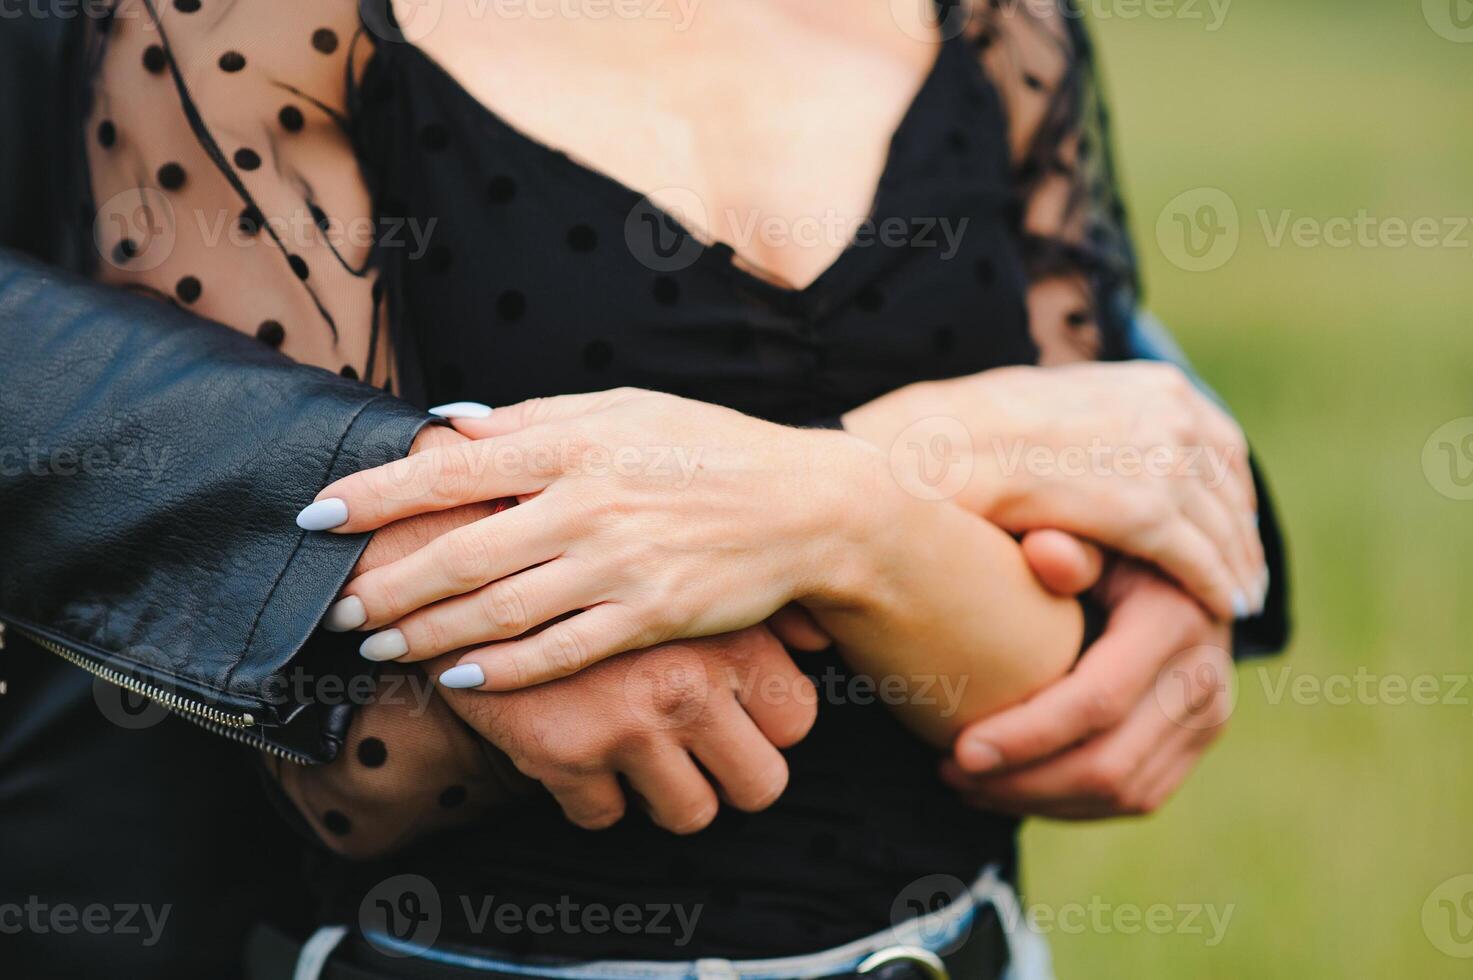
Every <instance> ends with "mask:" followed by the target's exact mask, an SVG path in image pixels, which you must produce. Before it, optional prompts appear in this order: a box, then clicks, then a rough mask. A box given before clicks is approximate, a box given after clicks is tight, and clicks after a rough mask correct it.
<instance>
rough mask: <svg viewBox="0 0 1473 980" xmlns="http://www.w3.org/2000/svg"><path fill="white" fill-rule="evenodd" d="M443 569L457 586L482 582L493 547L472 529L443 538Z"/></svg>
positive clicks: (490, 560)
mask: <svg viewBox="0 0 1473 980" xmlns="http://www.w3.org/2000/svg"><path fill="white" fill-rule="evenodd" d="M444 547H445V555H444V557H445V569H446V572H447V573H448V574H449V575H450V577H451V579H452V580H453V581H454V582H455V583H456V584H458V585H473V584H476V583H478V582H480V581H483V580H484V577H485V575H486V574H487V570H488V569H489V568H490V567H491V564H492V558H493V550H494V549H493V547H492V545H491V542H490V540H489V538H488V537H487V536H486V535H484V534H481V533H480V531H479V530H478V529H476V528H474V527H472V528H467V529H464V530H462V531H458V532H455V533H452V534H449V535H447V536H446V537H445V545H444Z"/></svg>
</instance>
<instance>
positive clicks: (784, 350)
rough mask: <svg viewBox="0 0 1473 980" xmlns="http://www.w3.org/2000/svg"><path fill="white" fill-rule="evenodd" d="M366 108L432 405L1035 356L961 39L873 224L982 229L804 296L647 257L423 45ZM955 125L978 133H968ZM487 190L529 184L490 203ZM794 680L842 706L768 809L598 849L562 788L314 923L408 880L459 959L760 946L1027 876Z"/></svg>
mask: <svg viewBox="0 0 1473 980" xmlns="http://www.w3.org/2000/svg"><path fill="white" fill-rule="evenodd" d="M385 93H391V95H389V96H388V97H385ZM363 96H364V98H363V104H362V105H361V106H360V107H359V108H358V110H357V112H356V113H355V125H357V126H358V127H359V129H358V132H357V137H358V144H359V149H360V155H361V158H362V159H363V161H364V164H365V167H366V168H367V170H368V171H369V173H370V176H371V179H372V180H373V182H374V184H375V187H376V189H377V190H378V192H379V208H380V212H381V213H386V214H399V215H405V216H408V217H410V218H420V219H428V218H429V217H431V216H438V218H439V220H438V222H437V224H436V225H435V226H434V233H433V238H432V240H431V243H430V247H429V248H428V249H427V250H426V252H425V259H423V260H420V261H415V260H413V259H412V258H411V257H410V256H409V255H408V254H407V253H406V252H405V251H404V250H403V249H386V250H384V251H383V252H382V253H381V255H380V260H381V263H382V269H383V275H384V278H385V281H386V282H387V283H388V289H389V295H390V301H391V308H392V309H395V310H396V312H397V315H398V317H399V319H398V320H396V325H398V324H402V325H403V326H400V327H399V328H398V329H397V330H396V332H397V333H399V334H401V335H403V336H406V337H408V338H409V342H410V343H411V344H412V346H413V351H412V354H413V357H414V360H416V361H417V362H418V363H420V364H421V365H423V367H424V369H425V379H424V383H425V387H426V391H427V397H428V398H429V399H431V400H432V401H435V402H439V401H452V400H456V399H461V398H475V399H479V400H482V401H485V402H487V403H488V404H492V405H500V404H507V403H509V402H512V401H516V400H520V399H522V398H527V397H533V396H543V395H553V394H559V393H565V392H573V391H585V390H596V389H602V388H608V387H614V386H618V385H626V384H632V385H640V386H645V387H652V388H656V389H661V390H667V391H676V392H683V393H688V394H691V395H693V396H695V397H699V398H701V399H703V400H707V401H713V402H718V403H721V404H725V405H729V406H732V407H734V408H737V409H740V410H742V411H745V412H748V413H751V414H754V415H758V416H761V417H765V418H768V419H773V420H776V421H781V422H790V423H796V424H802V423H804V422H805V421H806V420H809V419H813V418H821V417H824V416H833V415H837V414H838V413H841V412H844V411H847V410H849V409H851V408H853V407H855V406H857V405H859V404H861V403H862V402H864V401H866V400H868V399H870V398H872V397H875V396H877V395H879V394H881V393H884V392H887V391H890V390H893V389H894V388H897V387H899V386H901V385H904V384H906V383H909V382H912V381H917V380H921V379H923V378H939V377H950V376H955V375H959V374H967V373H971V372H975V371H981V370H984V369H987V368H991V367H997V366H999V365H1003V364H1019V363H1030V362H1032V361H1033V360H1034V359H1035V358H1036V355H1037V351H1036V348H1035V346H1034V343H1033V341H1032V339H1031V337H1030V335H1029V330H1028V321H1027V315H1026V311H1025V304H1024V295H1025V290H1026V285H1027V281H1026V277H1025V274H1024V262H1023V256H1022V252H1021V245H1020V243H1019V240H1018V236H1017V235H1016V229H1015V227H1014V225H1013V223H1012V219H1011V216H1010V212H1009V208H1008V206H1007V205H1008V202H1009V200H1010V197H1009V195H1010V179H1011V177H1010V165H1009V162H1008V158H1007V151H1006V140H1005V137H1004V119H1003V116H1002V113H1001V111H1000V105H999V102H998V100H997V98H996V94H995V93H994V92H993V90H992V89H991V87H990V86H989V85H988V84H987V82H986V80H985V78H984V76H983V75H982V72H981V70H980V68H979V66H978V65H977V62H976V59H975V58H974V57H972V55H971V53H970V52H969V51H968V50H967V48H966V46H965V45H964V43H963V42H961V41H960V40H955V41H952V42H949V43H948V44H946V45H945V47H944V48H943V51H942V54H941V55H940V58H939V60H938V62H937V64H936V66H935V69H934V71H933V72H932V74H931V76H930V78H929V79H928V80H927V82H926V83H925V85H924V86H923V88H922V89H921V91H920V93H919V95H918V96H917V98H916V100H915V102H914V104H913V106H912V107H911V110H910V112H909V113H908V115H907V116H906V118H905V120H904V121H903V123H902V124H901V126H900V128H899V130H898V132H897V133H896V136H895V140H894V145H893V147H892V151H891V155H890V159H889V163H888V166H887V167H886V170H885V174H884V176H883V178H882V181H881V184H880V188H879V193H878V197H877V200H876V203H875V213H874V218H875V220H876V222H884V221H886V220H894V221H899V222H901V224H903V225H904V226H905V227H908V228H913V229H919V228H920V227H921V226H920V225H919V224H918V223H917V220H918V219H916V217H915V216H929V217H932V218H941V217H945V218H946V219H948V220H950V221H951V222H953V227H963V228H964V229H965V231H964V234H962V235H961V236H960V239H959V241H957V242H955V248H956V251H955V253H954V254H952V253H950V252H948V251H946V250H945V249H944V248H942V247H928V246H927V245H926V243H925V242H924V241H918V240H915V239H914V238H906V239H904V240H897V241H896V242H894V243H891V244H884V243H879V242H876V243H874V244H870V245H865V246H861V245H855V246H852V247H851V248H850V249H849V250H848V251H846V252H845V253H844V254H843V255H842V256H841V257H840V258H839V259H838V260H837V262H836V263H835V264H834V265H833V266H832V267H831V268H830V269H829V270H828V271H827V272H825V273H824V274H823V275H822V276H820V278H819V279H818V280H817V281H816V282H815V283H814V284H813V285H811V286H810V287H808V288H806V289H803V290H791V289H787V288H785V287H783V286H780V285H777V284H775V283H773V282H771V281H769V280H767V279H765V278H763V277H762V276H761V275H759V274H757V273H756V272H754V271H753V270H749V269H744V268H741V267H738V266H736V265H734V264H733V261H732V253H731V250H730V249H729V248H727V247H724V246H719V245H718V246H711V247H703V246H697V247H696V250H695V252H694V253H692V254H693V255H694V258H693V261H691V262H690V263H689V264H688V265H686V266H684V267H683V268H664V269H659V268H651V267H650V265H649V264H647V263H648V262H650V261H653V260H652V259H651V255H652V254H653V253H650V252H643V253H642V252H641V251H640V244H641V242H640V241H637V240H636V241H629V240H626V238H625V235H626V226H625V219H626V217H627V216H628V215H629V214H630V213H631V211H635V210H637V209H638V208H639V207H640V195H639V194H638V193H636V192H635V191H633V190H631V189H629V188H626V187H623V186H621V185H619V184H617V183H615V182H613V181H612V180H610V179H608V178H606V177H604V176H602V175H600V174H598V173H596V172H594V171H592V170H589V169H587V168H585V167H582V166H580V165H579V164H576V163H574V162H573V161H571V160H570V159H568V158H567V157H565V156H562V155H561V154H558V153H556V152H554V151H552V150H550V149H549V148H547V147H545V146H543V145H541V144H538V143H535V142H533V141H531V140H529V139H528V138H526V137H525V136H523V135H521V134H519V133H518V132H516V131H515V130H513V129H511V128H510V127H509V126H508V125H506V124H504V123H503V122H501V121H500V120H499V119H498V118H496V117H495V116H494V115H492V114H490V113H488V112H487V110H486V109H485V108H484V107H482V106H481V105H480V104H479V103H478V102H476V101H475V100H474V99H472V98H471V97H470V96H469V95H468V94H467V93H466V92H464V91H463V90H462V89H461V88H460V87H459V86H458V85H457V84H456V83H455V82H454V81H453V80H452V79H451V78H450V77H449V76H448V75H446V74H445V73H443V72H442V71H441V70H440V69H439V68H438V67H437V66H436V65H435V64H434V63H433V62H431V61H430V60H428V59H427V58H426V57H425V56H424V55H422V54H421V53H419V52H418V50H417V49H415V48H413V47H412V46H409V45H384V46H381V47H380V49H379V51H378V54H377V55H376V56H375V58H374V60H373V62H372V64H371V65H370V67H369V70H368V75H367V77H366V78H365V79H364V81H363ZM962 129H965V130H966V131H968V132H972V133H976V134H980V135H979V137H978V138H976V139H971V140H962V141H958V140H956V139H955V138H954V137H953V134H954V133H955V132H956V131H958V130H962ZM426 132H430V133H433V134H435V138H434V139H433V140H426V139H425V138H424V135H423V134H424V133H426ZM988 134H990V138H982V136H986V135H988ZM426 145H432V146H434V147H435V149H434V150H433V151H431V152H426V151H425V147H426ZM492 181H496V182H497V186H498V187H502V188H505V187H507V186H509V185H510V186H514V187H515V192H514V194H512V195H511V196H510V198H509V199H508V198H506V195H504V194H503V195H498V198H500V199H498V200H495V201H488V200H487V195H486V188H487V186H488V184H489V183H490V182H492ZM651 218H652V220H654V221H655V222H656V223H658V224H661V225H663V227H660V228H659V229H658V230H659V232H660V233H661V234H662V235H663V236H664V244H665V245H666V246H667V251H670V250H674V251H675V252H677V253H678V252H679V251H680V250H681V249H683V248H685V247H686V246H687V245H689V244H690V243H691V242H692V240H691V239H690V238H689V237H688V236H687V235H686V232H685V231H684V230H683V229H681V228H679V227H677V226H675V225H674V224H673V223H672V222H670V221H669V220H668V219H667V218H666V216H664V215H662V214H659V213H651ZM962 222H966V223H965V225H962V224H961V223H962ZM426 223H427V220H426ZM641 230H643V229H641ZM933 231H934V229H933ZM646 243H647V240H646ZM641 255H642V256H643V258H644V260H645V261H644V262H642V261H641ZM436 256H438V258H435V257H436ZM901 311H903V313H902V312H901ZM801 664H802V665H803V666H804V667H805V669H807V670H809V671H810V672H812V673H813V675H814V677H815V681H816V683H817V684H818V685H819V688H820V690H821V691H827V692H830V693H829V695H828V696H826V697H822V698H821V702H820V708H819V720H818V723H817V725H816V726H815V728H814V730H813V732H812V733H811V734H810V735H809V736H808V738H807V739H806V740H805V741H804V742H803V743H802V744H800V745H798V746H797V747H795V748H794V749H792V750H790V751H789V752H788V753H787V756H788V761H789V766H790V768H791V772H792V778H791V782H790V785H789V788H788V790H787V792H786V793H785V794H784V796H783V797H782V798H781V799H780V800H779V801H778V802H777V804H775V805H774V806H773V807H772V808H771V809H769V810H768V811H766V812H763V813H761V814H756V815H746V814H742V813H739V812H736V811H726V812H724V813H723V814H722V815H721V816H720V817H718V819H717V820H716V822H715V824H714V825H713V826H712V827H711V828H710V829H708V830H706V831H703V832H702V833H700V834H698V835H695V836H694V837H688V838H682V837H675V836H672V835H670V834H668V833H667V832H665V831H663V830H660V829H658V828H657V827H655V826H654V825H653V824H652V823H650V822H649V821H648V820H647V819H645V818H644V817H643V816H631V817H628V818H626V819H625V820H624V821H623V822H621V823H620V824H619V825H618V826H616V827H614V828H612V829H610V830H605V831H600V832H597V833H591V832H587V831H583V830H579V829H578V828H576V827H574V826H573V825H571V824H570V823H568V822H567V821H566V820H565V819H563V818H562V816H561V815H560V814H559V812H558V811H557V809H556V807H555V806H554V805H553V804H552V802H551V801H550V800H546V801H539V802H534V803H531V804H528V805H525V806H523V807H522V808H520V809H518V810H514V811H511V812H507V813H504V814H501V815H498V816H496V817H493V818H492V819H491V821H489V822H488V823H487V824H484V825H480V826H476V827H474V828H472V829H469V830H465V831H460V832H453V833H447V834H442V835H439V836H437V837H435V838H433V839H430V840H427V841H425V842H423V845H422V846H420V847H417V848H415V849H412V850H410V851H407V852H405V853H403V854H401V855H399V856H396V857H394V858H391V859H389V860H387V861H383V862H374V863H371V864H367V865H354V866H346V865H342V864H341V863H339V862H335V861H332V860H327V861H325V866H324V868H323V870H322V872H321V873H320V874H316V875H314V876H313V880H314V882H317V883H319V884H320V885H324V886H326V892H327V893H326V894H325V895H324V903H325V904H324V908H325V912H324V921H353V918H354V915H355V913H356V910H357V908H358V906H359V902H360V899H361V897H362V895H363V894H364V892H365V891H367V890H369V889H371V888H372V887H373V885H374V884H376V883H377V882H379V881H381V880H383V879H385V878H386V877H388V876H390V875H393V874H399V873H415V874H422V875H424V876H426V877H427V878H429V879H430V880H431V881H432V882H433V883H434V886H435V888H436V889H437V890H438V892H439V894H440V895H441V896H442V899H443V906H444V910H443V921H444V925H443V928H442V930H441V937H442V939H443V941H445V942H447V943H451V944H454V943H463V944H465V945H467V946H471V947H475V946H485V945H491V946H501V945H507V944H509V945H510V946H511V947H512V948H513V949H515V950H516V951H518V952H547V953H557V954H560V955H574V956H581V955H587V956H598V957H609V956H621V957H626V958H635V959H639V958H649V959H672V958H673V959H684V958H690V957H698V956H725V957H730V958H760V957H768V956H781V955H788V954H796V953H804V952H809V951H812V950H815V949H821V948H825V947H829V946H836V945H839V944H841V943H843V942H846V941H849V940H852V939H854V938H856V937H858V936H862V935H865V934H868V933H871V932H874V931H876V930H878V929H881V928H884V927H885V926H887V925H888V924H890V923H891V921H892V917H893V915H894V909H893V906H894V903H895V902H896V897H897V896H899V895H903V894H904V893H905V892H906V889H907V888H909V887H911V886H912V885H913V883H914V882H916V881H918V880H922V879H926V878H927V877H928V876H931V875H938V874H939V875H943V876H946V879H945V880H947V881H951V882H954V883H955V884H957V885H959V883H960V882H961V881H969V880H971V879H972V877H973V876H974V875H975V874H976V873H977V872H978V871H979V870H980V869H981V868H982V867H983V866H984V865H985V864H987V863H989V862H997V863H999V864H1000V865H1002V866H1004V867H1005V868H1010V867H1011V865H1012V863H1013V856H1014V855H1013V847H1014V845H1013V831H1014V828H1015V822H1014V821H1013V820H1011V819H1008V818H1003V817H997V816H990V815H986V814H980V813H978V812H977V811H975V810H973V809H971V808H969V807H967V806H966V805H965V804H964V803H962V802H961V800H960V799H959V798H958V797H957V795H956V794H955V793H954V792H952V791H951V790H950V789H948V788H947V787H946V786H944V785H943V784H942V783H941V782H940V780H939V779H938V777H937V774H936V766H937V763H938V761H939V759H938V754H937V753H936V751H935V750H933V749H931V748H929V747H928V746H926V745H924V744H922V743H921V742H919V741H918V740H916V739H915V738H914V737H913V736H911V735H910V734H909V733H908V732H906V731H905V730H904V729H903V728H902V727H901V726H900V725H899V723H898V722H896V721H895V719H894V718H893V717H892V715H891V713H890V712H889V710H888V709H887V708H886V707H885V706H884V705H883V704H881V703H878V699H877V698H876V696H875V694H874V692H873V690H872V689H869V690H867V689H866V688H864V686H863V685H864V684H865V683H866V682H867V680H866V679H857V678H855V677H854V676H853V675H852V674H851V673H850V672H849V671H848V670H847V668H846V667H845V666H844V664H843V663H842V662H841V661H840V660H839V658H838V657H837V656H836V655H831V654H824V655H812V656H805V657H804V659H803V660H802V661H801ZM938 696H940V695H939V693H938ZM493 894H494V896H495V900H496V902H497V903H498V904H510V905H520V906H524V907H530V906H533V905H536V904H540V903H550V904H553V905H556V904H557V903H558V902H559V901H571V902H573V903H575V904H577V905H583V906H591V905H601V906H610V907H612V906H615V905H618V904H620V903H621V902H626V901H635V902H641V903H666V904H670V905H680V906H683V907H687V908H695V907H699V908H700V909H701V910H702V912H701V915H700V918H699V920H698V922H697V924H696V928H695V934H694V937H693V939H692V941H691V942H690V943H689V945H686V946H682V947H676V946H674V945H672V939H671V937H670V936H668V935H658V934H653V933H650V932H641V933H636V934H627V935H612V936H611V935H594V934H591V933H588V932H563V931H558V930H554V931H552V932H549V933H544V934H534V933H530V932H522V933H519V934H518V935H516V936H514V937H500V936H496V935H488V934H487V932H486V931H485V929H484V928H478V927H477V925H476V923H475V922H474V921H472V917H471V916H470V915H467V914H466V908H467V906H469V907H470V908H472V909H474V908H477V907H479V904H480V902H481V900H482V899H483V898H484V897H485V896H488V895H493ZM462 898H466V899H467V900H468V901H466V902H462V900H461V899H462ZM503 939H506V940H507V942H506V943H503V942H501V940H503Z"/></svg>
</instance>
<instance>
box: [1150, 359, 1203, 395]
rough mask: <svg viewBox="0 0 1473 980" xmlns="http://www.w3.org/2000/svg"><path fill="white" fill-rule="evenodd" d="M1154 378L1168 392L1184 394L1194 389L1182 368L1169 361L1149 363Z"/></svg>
mask: <svg viewBox="0 0 1473 980" xmlns="http://www.w3.org/2000/svg"><path fill="white" fill-rule="evenodd" d="M1149 367H1150V370H1151V378H1152V380H1153V381H1154V382H1155V383H1156V384H1157V385H1158V386H1159V387H1160V389H1161V390H1162V391H1164V392H1166V393H1167V394H1170V395H1175V396H1183V395H1186V394H1188V393H1190V392H1192V391H1193V390H1194V389H1193V388H1192V384H1191V382H1190V381H1188V380H1187V376H1186V374H1185V373H1184V372H1183V371H1182V369H1181V368H1179V367H1177V366H1176V365H1175V364H1172V363H1170V362H1169V361H1157V362H1155V363H1154V364H1151V365H1149Z"/></svg>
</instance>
